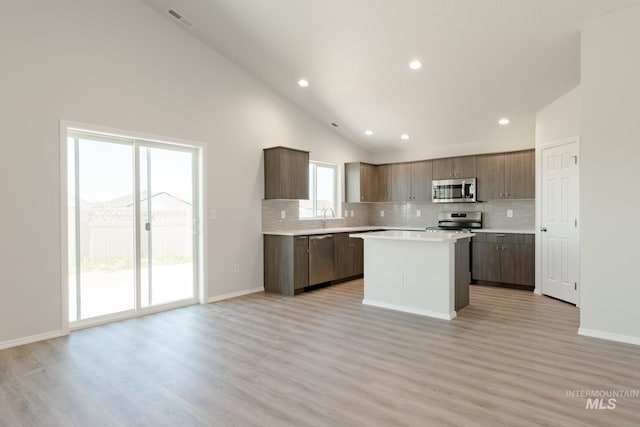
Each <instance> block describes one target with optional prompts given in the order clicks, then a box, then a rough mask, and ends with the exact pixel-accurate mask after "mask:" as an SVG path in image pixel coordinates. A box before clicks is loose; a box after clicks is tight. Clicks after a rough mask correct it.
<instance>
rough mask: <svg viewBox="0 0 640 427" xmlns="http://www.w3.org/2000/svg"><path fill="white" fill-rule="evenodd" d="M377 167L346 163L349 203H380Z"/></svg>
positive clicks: (346, 194)
mask: <svg viewBox="0 0 640 427" xmlns="http://www.w3.org/2000/svg"><path fill="white" fill-rule="evenodd" d="M377 168H378V167H377V166H375V165H371V164H369V163H362V162H353V163H345V165H344V171H345V179H344V185H345V188H346V193H345V200H346V201H347V202H376V201H378V200H377V199H378V173H377V172H378V171H377Z"/></svg>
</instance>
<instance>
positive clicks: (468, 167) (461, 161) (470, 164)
mask: <svg viewBox="0 0 640 427" xmlns="http://www.w3.org/2000/svg"><path fill="white" fill-rule="evenodd" d="M453 176H454V177H455V178H475V177H476V156H462V157H454V158H453Z"/></svg>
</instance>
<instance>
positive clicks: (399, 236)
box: [350, 230, 475, 320]
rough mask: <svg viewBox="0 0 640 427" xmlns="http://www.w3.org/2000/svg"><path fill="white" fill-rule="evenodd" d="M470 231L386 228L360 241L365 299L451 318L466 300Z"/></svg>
mask: <svg viewBox="0 0 640 427" xmlns="http://www.w3.org/2000/svg"><path fill="white" fill-rule="evenodd" d="M473 236H475V234H472V233H460V232H447V231H436V232H425V231H422V232H420V231H401V230H388V231H378V232H372V233H362V234H351V235H350V237H354V238H361V239H363V240H364V299H363V300H362V303H363V304H365V305H371V306H376V307H382V308H388V309H392V310H399V311H404V312H407V313H413V314H420V315H423V316H430V317H435V318H438V319H446V320H451V319H453V318H455V317H456V311H457V310H460V309H462V308H463V307H465V306H467V305H468V304H469V282H470V272H469V241H470V239H471V237H473Z"/></svg>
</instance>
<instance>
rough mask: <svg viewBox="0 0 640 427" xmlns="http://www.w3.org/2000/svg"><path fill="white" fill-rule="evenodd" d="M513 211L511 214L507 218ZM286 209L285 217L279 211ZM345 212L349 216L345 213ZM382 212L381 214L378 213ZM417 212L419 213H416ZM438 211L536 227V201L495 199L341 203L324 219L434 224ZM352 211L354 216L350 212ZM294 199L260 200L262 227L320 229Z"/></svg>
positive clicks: (497, 224)
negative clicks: (304, 215) (302, 214)
mask: <svg viewBox="0 0 640 427" xmlns="http://www.w3.org/2000/svg"><path fill="white" fill-rule="evenodd" d="M507 210H513V217H512V218H509V217H507ZM282 211H285V218H284V219H283V218H282V216H281V212H282ZM345 211H348V213H349V217H348V218H347V217H346V215H345ZM381 211H384V216H381V215H380V212H381ZM418 211H420V216H418V215H417V214H418ZM440 211H481V212H482V216H483V226H484V228H495V229H505V230H532V229H533V228H534V226H535V200H533V199H531V200H497V201H492V202H482V203H431V202H422V203H420V202H410V203H392V202H384V203H343V204H342V212H341V215H340V214H338V213H336V214H337V215H338V216H340V217H341V218H336V219H329V218H328V219H327V224H326V226H327V227H328V228H330V227H347V226H348V227H356V226H364V225H379V226H387V227H417V228H422V227H433V226H435V225H436V224H437V222H438V212H440ZM352 212H353V216H351V213H352ZM298 216H299V215H298V201H297V200H263V201H262V230H263V231H277V230H303V229H310V228H322V220H321V219H320V220H317V219H299V218H298Z"/></svg>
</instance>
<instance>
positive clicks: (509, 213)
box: [507, 209, 513, 218]
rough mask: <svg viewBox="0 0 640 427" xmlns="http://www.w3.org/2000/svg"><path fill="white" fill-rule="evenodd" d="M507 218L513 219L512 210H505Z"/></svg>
mask: <svg viewBox="0 0 640 427" xmlns="http://www.w3.org/2000/svg"><path fill="white" fill-rule="evenodd" d="M507 218H513V209H507Z"/></svg>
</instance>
